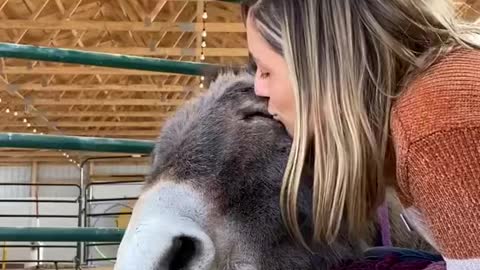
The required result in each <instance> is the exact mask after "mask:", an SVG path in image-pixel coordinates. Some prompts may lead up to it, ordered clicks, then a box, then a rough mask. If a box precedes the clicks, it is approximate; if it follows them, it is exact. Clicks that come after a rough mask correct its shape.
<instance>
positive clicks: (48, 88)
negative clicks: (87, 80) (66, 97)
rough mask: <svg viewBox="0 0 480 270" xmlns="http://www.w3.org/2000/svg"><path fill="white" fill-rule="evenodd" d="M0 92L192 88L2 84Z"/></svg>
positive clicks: (178, 89) (174, 89)
mask: <svg viewBox="0 0 480 270" xmlns="http://www.w3.org/2000/svg"><path fill="white" fill-rule="evenodd" d="M0 90H10V91H47V92H58V91H59V92H63V91H72V92H78V91H82V92H83V91H100V90H102V91H122V92H180V93H183V92H187V91H192V90H193V87H185V86H180V85H164V86H162V87H158V86H157V85H155V84H131V85H120V84H103V85H100V84H80V85H79V84H51V85H48V86H43V85H42V84H31V83H28V84H3V85H0Z"/></svg>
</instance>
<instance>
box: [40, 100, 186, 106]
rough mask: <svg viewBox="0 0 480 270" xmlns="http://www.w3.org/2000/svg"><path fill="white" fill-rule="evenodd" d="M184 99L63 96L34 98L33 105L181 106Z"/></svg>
mask: <svg viewBox="0 0 480 270" xmlns="http://www.w3.org/2000/svg"><path fill="white" fill-rule="evenodd" d="M183 103H185V101H184V100H165V101H162V100H157V99H142V98H125V99H88V98H78V99H75V98H63V99H60V100H57V99H49V98H35V99H32V105H55V106H59V105H62V106H64V105H92V106H94V105H130V106H179V105H182V104H183Z"/></svg>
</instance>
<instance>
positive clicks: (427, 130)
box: [391, 49, 480, 269]
mask: <svg viewBox="0 0 480 270" xmlns="http://www.w3.org/2000/svg"><path fill="white" fill-rule="evenodd" d="M391 128H392V129H391V131H392V135H393V142H394V146H395V155H396V170H397V181H398V182H397V183H398V190H399V193H400V197H401V200H402V202H403V204H404V206H405V208H406V210H405V216H406V218H407V219H408V222H409V223H410V225H413V227H414V228H415V229H416V230H417V231H419V232H420V233H421V234H423V235H424V237H425V238H426V239H427V240H429V241H430V242H431V243H432V244H433V245H434V246H435V247H436V248H437V249H438V250H439V251H440V252H441V253H442V255H443V256H444V257H445V259H446V261H447V269H480V51H478V50H469V49H456V50H454V51H452V52H450V53H449V54H447V55H446V56H444V57H442V58H441V59H439V60H437V62H436V63H435V64H434V65H433V66H431V67H429V68H428V69H427V70H426V71H425V72H423V73H422V74H420V75H418V76H417V77H416V78H414V80H413V81H412V82H411V83H410V84H409V85H408V87H407V88H406V89H405V90H404V92H402V94H401V96H400V97H399V99H398V100H396V101H395V103H394V106H393V108H392V116H391Z"/></svg>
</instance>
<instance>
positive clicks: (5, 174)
mask: <svg viewBox="0 0 480 270" xmlns="http://www.w3.org/2000/svg"><path fill="white" fill-rule="evenodd" d="M31 178H32V169H31V166H9V167H3V166H0V182H2V183H29V182H30V179H31ZM28 196H30V188H29V187H28V186H26V187H21V186H11V187H8V186H0V198H18V197H20V198H22V197H23V198H24V197H28Z"/></svg>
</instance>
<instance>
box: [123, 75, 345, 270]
mask: <svg viewBox="0 0 480 270" xmlns="http://www.w3.org/2000/svg"><path fill="white" fill-rule="evenodd" d="M290 145H291V140H290V137H289V136H288V134H287V133H286V131H285V129H284V127H283V126H282V125H281V124H280V123H279V122H277V121H276V120H274V119H272V117H271V116H270V115H269V114H268V112H267V104H266V100H263V99H261V98H259V97H256V96H255V94H254V91H253V77H252V76H251V75H250V74H248V73H246V72H240V74H233V73H230V72H226V73H223V74H221V75H220V76H219V77H217V79H216V80H215V81H214V82H213V83H212V84H211V85H210V88H209V91H208V93H207V94H205V95H203V96H201V97H200V98H198V99H195V100H194V101H193V102H190V103H189V104H187V105H185V106H183V107H182V108H181V109H180V110H179V111H178V112H177V113H176V114H175V116H174V117H172V118H171V119H170V120H169V121H167V123H166V124H165V126H164V127H163V130H162V132H161V135H160V137H159V139H158V142H157V143H156V146H155V149H154V152H153V159H152V160H153V164H152V173H151V179H150V180H149V181H148V183H147V184H146V186H145V190H144V192H143V194H142V195H141V196H140V198H139V200H138V202H137V204H136V206H135V209H134V211H133V215H132V218H131V221H130V224H129V226H128V228H127V231H126V235H125V236H124V239H123V241H122V243H121V246H120V248H119V252H118V260H117V264H116V267H115V269H117V270H127V269H128V270H130V269H137V270H156V269H162V270H163V269H165V270H166V269H192V270H193V269H196V270H197V269H198V270H204V269H205V270H207V269H313V266H312V258H313V256H312V254H311V253H309V252H308V251H306V250H305V249H303V248H302V247H300V246H299V245H297V244H295V243H294V242H293V241H292V239H291V238H290V236H289V235H288V233H287V231H286V230H285V228H284V226H283V223H282V219H281V213H280V208H279V196H280V189H281V183H282V177H283V171H284V168H285V166H286V163H287V159H288V154H289V150H290ZM305 189H306V187H302V192H301V194H300V199H299V200H300V201H299V202H300V217H299V221H300V222H303V223H304V224H306V225H305V229H306V230H308V229H309V228H308V227H309V224H310V222H308V220H309V219H308V215H309V210H308V206H309V198H308V196H306V194H309V192H306V190H305ZM352 254H353V248H352V247H351V245H349V243H346V242H345V243H343V244H334V245H333V246H329V247H328V248H327V247H325V248H324V249H322V251H321V254H318V255H319V256H316V257H317V259H320V260H319V261H318V260H316V263H315V264H317V267H316V268H317V269H323V267H325V269H326V267H328V266H329V265H331V263H333V262H335V261H336V260H337V259H339V258H346V257H350V256H351V255H352Z"/></svg>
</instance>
